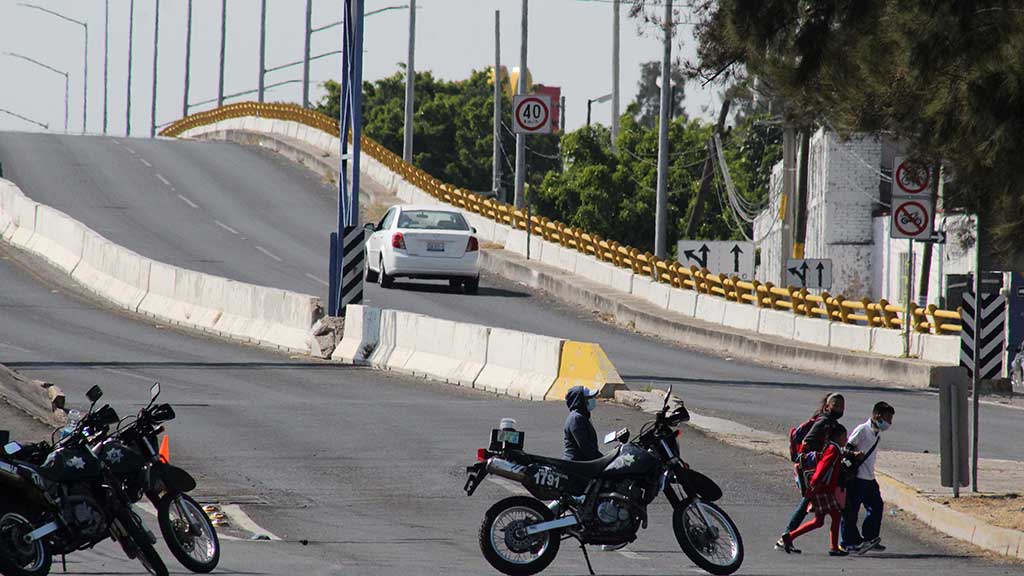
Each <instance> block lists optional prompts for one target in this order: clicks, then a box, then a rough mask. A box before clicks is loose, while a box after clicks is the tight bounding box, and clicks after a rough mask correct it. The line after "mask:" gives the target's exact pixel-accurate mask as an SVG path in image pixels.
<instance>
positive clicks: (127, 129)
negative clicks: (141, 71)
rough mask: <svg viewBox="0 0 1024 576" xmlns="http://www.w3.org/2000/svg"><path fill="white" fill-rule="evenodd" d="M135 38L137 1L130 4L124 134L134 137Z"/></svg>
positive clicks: (133, 0) (132, 0)
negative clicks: (133, 76) (133, 45)
mask: <svg viewBox="0 0 1024 576" xmlns="http://www.w3.org/2000/svg"><path fill="white" fill-rule="evenodd" d="M134 38H135V0H131V2H130V3H129V4H128V97H127V104H126V106H125V121H124V134H125V136H131V135H132V41H133V39H134Z"/></svg>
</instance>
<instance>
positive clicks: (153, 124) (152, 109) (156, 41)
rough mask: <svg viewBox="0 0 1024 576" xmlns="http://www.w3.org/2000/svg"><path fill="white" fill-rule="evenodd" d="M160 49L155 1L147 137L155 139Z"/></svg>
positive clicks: (158, 15) (157, 9) (158, 7)
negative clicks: (157, 64)
mask: <svg viewBox="0 0 1024 576" xmlns="http://www.w3.org/2000/svg"><path fill="white" fill-rule="evenodd" d="M159 48H160V0H156V10H155V15H154V17H153V95H152V100H151V104H150V107H149V118H150V120H149V137H150V138H154V137H156V72H157V66H156V63H157V53H158V52H159Z"/></svg>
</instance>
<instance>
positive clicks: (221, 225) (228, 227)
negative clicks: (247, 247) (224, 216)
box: [213, 220, 238, 235]
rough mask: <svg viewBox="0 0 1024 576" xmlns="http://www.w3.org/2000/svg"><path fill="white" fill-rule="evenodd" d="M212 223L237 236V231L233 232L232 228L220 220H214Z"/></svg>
mask: <svg viewBox="0 0 1024 576" xmlns="http://www.w3.org/2000/svg"><path fill="white" fill-rule="evenodd" d="M213 223H214V224H216V225H217V226H220V227H221V228H223V229H225V230H227V231H228V232H231V233H232V234H235V235H238V230H235V229H234V228H232V227H231V226H228V225H227V224H225V223H223V222H221V221H220V220H214V221H213Z"/></svg>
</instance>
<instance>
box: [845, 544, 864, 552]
mask: <svg viewBox="0 0 1024 576" xmlns="http://www.w3.org/2000/svg"><path fill="white" fill-rule="evenodd" d="M863 546H864V544H863V543H861V544H850V545H849V546H847V545H846V544H843V545H842V546H840V548H841V549H843V550H846V551H847V552H849V553H850V554H857V553H859V552H860V549H861V548H862V547H863Z"/></svg>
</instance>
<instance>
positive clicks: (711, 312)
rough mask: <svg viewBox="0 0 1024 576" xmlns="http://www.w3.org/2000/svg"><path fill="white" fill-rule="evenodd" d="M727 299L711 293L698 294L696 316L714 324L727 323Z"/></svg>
mask: <svg viewBox="0 0 1024 576" xmlns="http://www.w3.org/2000/svg"><path fill="white" fill-rule="evenodd" d="M725 305H726V300H725V299H723V298H718V297H716V296H712V295H710V294H698V295H697V311H696V312H694V317H695V318H697V319H698V320H703V321H705V322H712V323H714V324H724V323H725V308H726V307H725Z"/></svg>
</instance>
